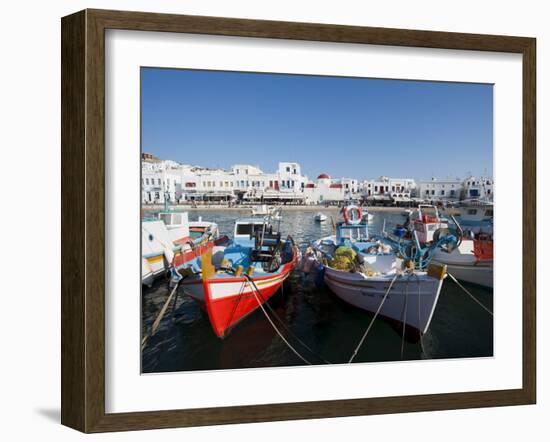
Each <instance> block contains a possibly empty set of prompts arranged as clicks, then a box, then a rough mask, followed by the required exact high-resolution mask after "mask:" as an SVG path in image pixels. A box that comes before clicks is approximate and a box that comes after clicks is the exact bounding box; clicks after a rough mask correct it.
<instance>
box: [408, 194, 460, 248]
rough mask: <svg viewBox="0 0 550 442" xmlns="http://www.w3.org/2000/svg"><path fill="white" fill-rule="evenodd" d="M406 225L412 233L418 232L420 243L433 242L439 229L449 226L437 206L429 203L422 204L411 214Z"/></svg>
mask: <svg viewBox="0 0 550 442" xmlns="http://www.w3.org/2000/svg"><path fill="white" fill-rule="evenodd" d="M406 225H407V226H408V228H409V229H411V231H412V233H411V234H416V236H417V239H418V242H419V243H420V244H428V243H431V242H432V241H433V240H434V234H435V232H436V231H437V230H440V229H446V228H448V226H449V225H448V223H447V221H446V220H444V219H442V218H441V216H440V214H439V210H438V209H437V207H436V206H433V205H429V204H420V205H419V206H418V208H417V209H416V210H414V211H413V212H412V213H411V214H410V216H409V218H408V220H407V223H406Z"/></svg>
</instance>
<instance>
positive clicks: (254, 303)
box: [202, 249, 298, 338]
mask: <svg viewBox="0 0 550 442" xmlns="http://www.w3.org/2000/svg"><path fill="white" fill-rule="evenodd" d="M297 255H298V254H297V250H296V249H295V250H294V258H293V260H292V261H291V262H289V263H287V264H285V265H284V266H283V269H282V271H281V272H280V273H277V274H275V275H269V276H262V277H256V278H255V277H252V280H253V281H254V283H255V284H256V287H257V288H258V290H259V293H258V292H257V291H256V289H255V288H254V286H253V285H252V284H251V283H250V282H249V281H248V280H247V279H246V278H216V279H209V280H206V281H203V282H202V284H203V290H204V299H205V304H206V310H207V312H208V317H209V319H210V324H211V325H212V329H213V330H214V333H215V334H216V336H218V337H220V338H224V337H226V336H227V335H228V334H229V332H230V330H231V328H232V327H234V326H235V325H236V324H237V323H239V322H240V321H242V320H243V319H244V318H246V317H247V316H248V315H249V314H251V313H252V312H254V311H255V310H256V309H258V308H259V306H260V304H262V305H263V304H264V303H265V302H267V301H268V300H269V299H270V298H271V297H272V296H273V295H275V294H276V293H277V291H278V290H279V289H280V287H281V285H282V284H283V282H284V281H285V279H286V278H288V276H289V275H290V272H291V271H292V269H293V268H294V267H295V265H296V262H297ZM223 284H226V287H227V284H231V286H235V285H240V286H241V287H242V286H243V284H244V290H238V291H237V292H236V293H235V294H228V295H227V296H223V297H219V296H216V293H219V292H220V291H221V290H223V289H222V287H221V285H223ZM218 286H219V287H218ZM258 300H259V301H260V302H259V303H258Z"/></svg>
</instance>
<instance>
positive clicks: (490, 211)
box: [485, 209, 493, 216]
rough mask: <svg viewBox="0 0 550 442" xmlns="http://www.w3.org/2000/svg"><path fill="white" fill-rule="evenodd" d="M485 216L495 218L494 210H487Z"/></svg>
mask: <svg viewBox="0 0 550 442" xmlns="http://www.w3.org/2000/svg"><path fill="white" fill-rule="evenodd" d="M485 216H493V209H487V210H486V211H485Z"/></svg>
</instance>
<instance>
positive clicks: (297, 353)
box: [247, 275, 312, 365]
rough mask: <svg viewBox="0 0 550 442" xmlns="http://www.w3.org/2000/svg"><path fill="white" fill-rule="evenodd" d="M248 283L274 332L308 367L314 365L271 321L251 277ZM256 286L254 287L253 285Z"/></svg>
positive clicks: (248, 278)
mask: <svg viewBox="0 0 550 442" xmlns="http://www.w3.org/2000/svg"><path fill="white" fill-rule="evenodd" d="M247 281H248V282H249V283H251V284H250V285H251V286H252V294H253V295H254V298H256V302H257V303H258V305H259V306H260V308H261V309H262V312H263V314H264V315H265V317H266V319H267V320H268V321H269V323H270V324H271V326H272V327H273V330H275V331H276V332H277V334H278V335H279V337H280V338H281V339H282V340H283V342H284V343H285V344H286V345H287V347H288V348H289V349H290V350H291V351H292V352H293V353H294V354H295V355H296V356H298V358H300V359H301V360H302V361H303V362H305V363H306V364H308V365H312V363H311V362H309V361H308V360H307V359H306V358H304V357H303V356H302V355H301V354H300V353H299V352H298V350H296V349H295V348H294V347H293V346H292V344H291V343H290V342H288V341H287V340H286V338H285V337H284V336H283V334H282V333H281V332H280V331H279V329H278V328H277V326H276V325H275V323H274V322H273V321H272V320H271V318H270V317H269V315H268V314H267V311H266V310H265V308H264V306H263V305H262V302H261V301H260V298H258V295H257V294H256V290H255V289H254V286H255V284H254V283H253V282H251V280H250V277H248V275H247ZM252 284H254V286H253V285H252Z"/></svg>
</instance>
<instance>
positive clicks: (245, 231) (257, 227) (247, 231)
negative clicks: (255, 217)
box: [237, 224, 267, 235]
mask: <svg viewBox="0 0 550 442" xmlns="http://www.w3.org/2000/svg"><path fill="white" fill-rule="evenodd" d="M262 229H263V224H237V235H252V234H253V233H256V232H258V231H260V232H261V231H262ZM266 231H267V229H266Z"/></svg>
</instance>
